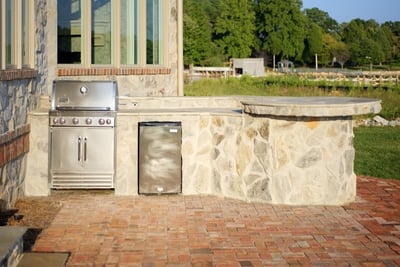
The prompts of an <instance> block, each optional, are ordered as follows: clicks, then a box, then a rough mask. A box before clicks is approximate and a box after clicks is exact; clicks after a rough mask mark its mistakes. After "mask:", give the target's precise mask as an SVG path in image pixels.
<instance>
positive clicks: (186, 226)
mask: <svg viewBox="0 0 400 267" xmlns="http://www.w3.org/2000/svg"><path fill="white" fill-rule="evenodd" d="M52 197H53V196H52ZM54 197H57V198H58V199H61V201H62V203H63V207H62V209H61V210H60V212H59V214H58V215H57V216H56V218H55V220H54V221H53V223H52V225H51V226H50V227H49V228H47V229H46V230H44V231H43V233H42V234H41V235H40V236H39V238H38V240H37V241H36V243H35V246H34V248H33V250H34V251H38V252H66V251H68V252H70V253H71V256H70V258H69V260H68V265H67V266H119V267H122V266H151V267H153V266H242V267H245V266H246V267H247V266H307V265H308V266H400V181H395V180H385V179H375V178H369V177H359V178H358V195H357V200H356V202H354V203H352V204H350V205H348V206H343V207H335V206H295V207H293V206H283V205H269V204H259V203H245V202H242V201H237V200H232V199H224V198H218V197H214V196H180V195H170V196H164V195H163V196H137V197H116V196H114V195H111V194H84V193H82V194H70V195H69V194H65V193H64V194H61V195H58V196H54Z"/></svg>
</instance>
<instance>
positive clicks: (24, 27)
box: [21, 0, 29, 65]
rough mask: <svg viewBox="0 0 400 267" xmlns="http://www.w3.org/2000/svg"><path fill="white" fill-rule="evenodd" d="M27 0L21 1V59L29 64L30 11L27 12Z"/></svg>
mask: <svg viewBox="0 0 400 267" xmlns="http://www.w3.org/2000/svg"><path fill="white" fill-rule="evenodd" d="M26 1H27V0H23V1H22V2H21V14H22V16H21V26H22V28H21V48H22V49H21V59H22V64H23V65H27V64H28V63H29V62H28V52H29V50H28V40H27V36H28V25H27V22H28V13H27V2H26Z"/></svg>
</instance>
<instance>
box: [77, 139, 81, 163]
mask: <svg viewBox="0 0 400 267" xmlns="http://www.w3.org/2000/svg"><path fill="white" fill-rule="evenodd" d="M81 143H82V137H80V136H79V137H78V162H80V161H81V154H82V152H81V147H82V144H81Z"/></svg>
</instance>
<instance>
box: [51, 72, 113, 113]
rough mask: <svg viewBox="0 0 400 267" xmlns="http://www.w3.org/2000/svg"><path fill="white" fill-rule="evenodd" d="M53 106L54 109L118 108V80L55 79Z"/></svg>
mask: <svg viewBox="0 0 400 267" xmlns="http://www.w3.org/2000/svg"><path fill="white" fill-rule="evenodd" d="M51 108H52V110H110V111H115V110H116V108H117V82H116V81H73V80H57V81H54V83H53V91H52V98H51Z"/></svg>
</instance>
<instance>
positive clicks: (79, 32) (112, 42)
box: [57, 0, 166, 67]
mask: <svg viewBox="0 0 400 267" xmlns="http://www.w3.org/2000/svg"><path fill="white" fill-rule="evenodd" d="M164 1H165V0H87V1H81V0H58V2H57V3H58V19H57V20H58V22H57V23H58V25H57V26H58V44H57V49H58V51H57V52H58V53H57V54H58V64H79V65H83V66H85V67H90V66H91V65H110V64H111V65H116V66H119V65H145V64H152V65H155V64H157V65H160V64H164V63H165V60H164V56H165V53H164V51H165V46H166V42H165V41H164V39H163V37H164V34H165V33H164V31H163V30H162V28H161V27H163V25H165V17H166V16H165V15H164V13H165V12H166V6H165V5H166V4H165V3H164ZM116 18H118V19H116Z"/></svg>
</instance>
